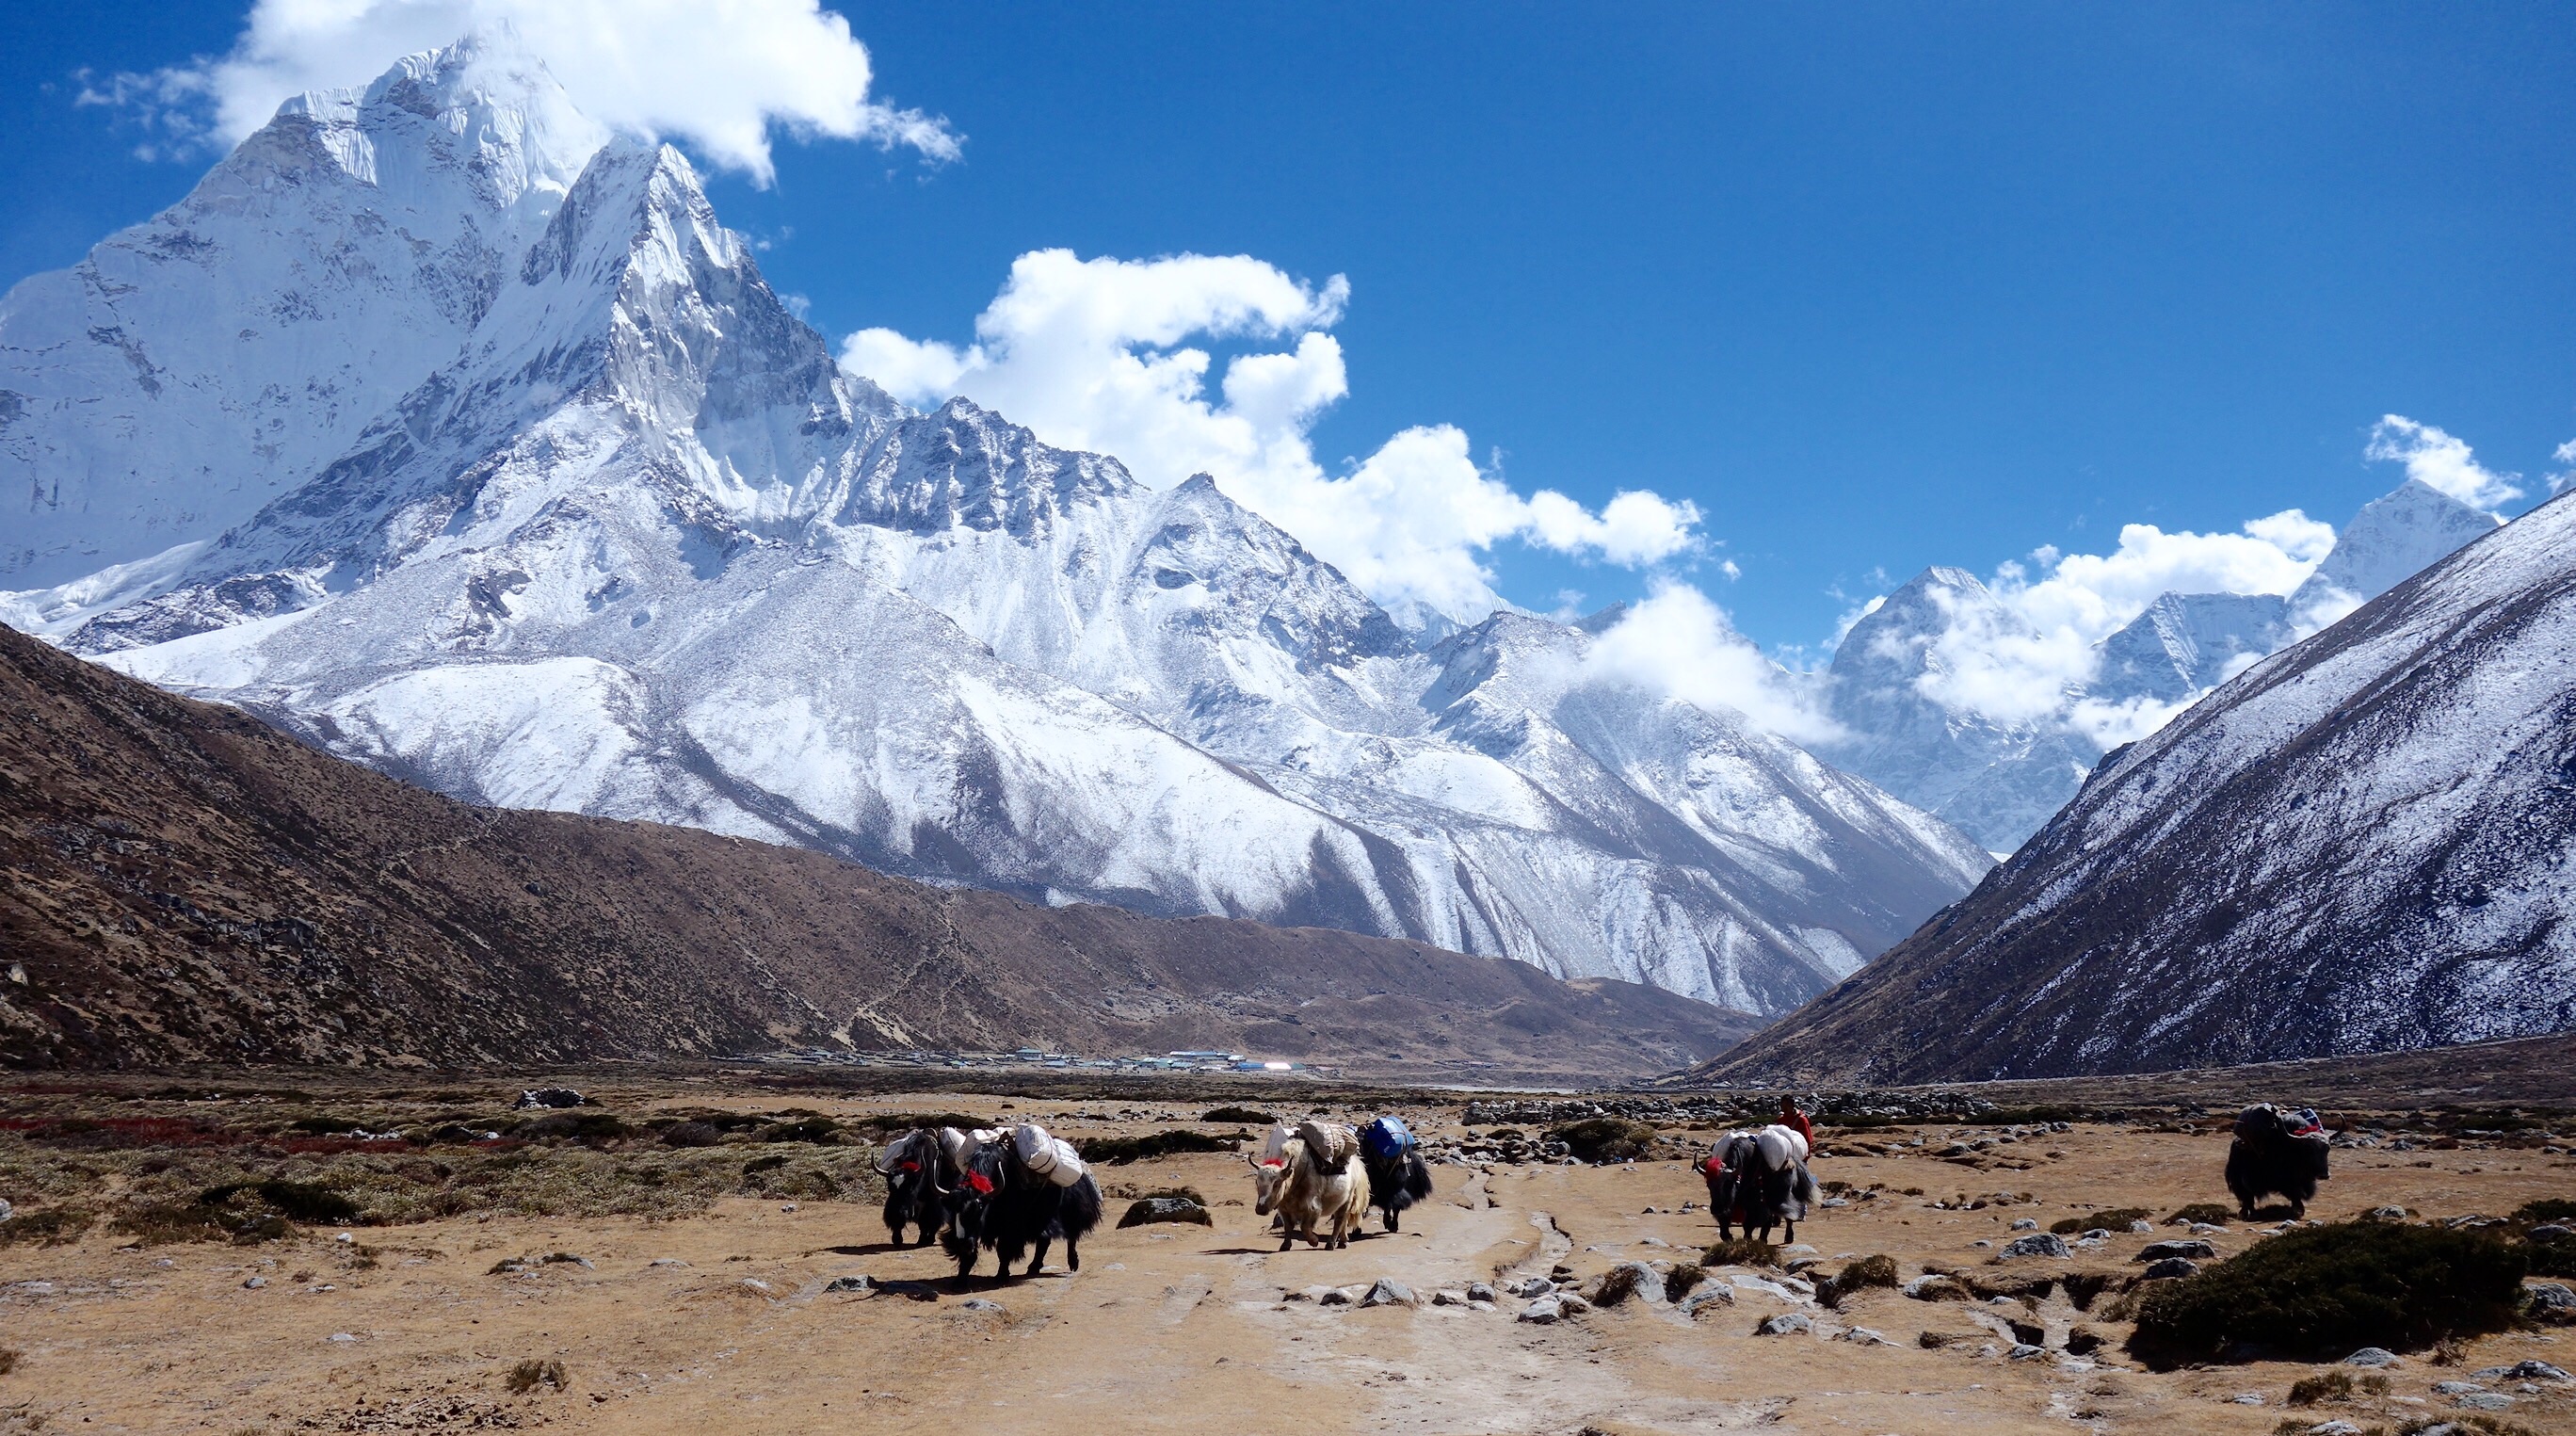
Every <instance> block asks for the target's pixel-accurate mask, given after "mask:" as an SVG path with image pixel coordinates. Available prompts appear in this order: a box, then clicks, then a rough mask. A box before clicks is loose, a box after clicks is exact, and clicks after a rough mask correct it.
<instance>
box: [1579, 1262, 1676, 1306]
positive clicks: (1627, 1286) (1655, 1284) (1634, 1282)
mask: <svg viewBox="0 0 2576 1436" xmlns="http://www.w3.org/2000/svg"><path fill="white" fill-rule="evenodd" d="M1632 1296H1634V1297H1643V1298H1644V1299H1645V1300H1646V1301H1648V1302H1650V1303H1651V1302H1660V1301H1662V1300H1663V1299H1664V1276H1663V1273H1661V1272H1659V1271H1657V1270H1655V1269H1654V1268H1653V1267H1650V1266H1648V1265H1646V1264H1645V1263H1644V1262H1641V1261H1623V1262H1621V1263H1619V1264H1618V1265H1617V1266H1614V1267H1612V1268H1610V1270H1608V1271H1606V1272H1604V1273H1602V1274H1601V1280H1600V1281H1598V1282H1596V1283H1594V1284H1593V1287H1592V1298H1591V1300H1592V1304H1593V1305H1594V1306H1617V1305H1618V1304H1619V1303H1621V1302H1623V1301H1626V1300H1627V1299H1628V1298H1630V1297H1632Z"/></svg>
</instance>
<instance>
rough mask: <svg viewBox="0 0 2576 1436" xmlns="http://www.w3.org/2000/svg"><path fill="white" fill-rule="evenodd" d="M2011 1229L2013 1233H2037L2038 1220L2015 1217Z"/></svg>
mask: <svg viewBox="0 0 2576 1436" xmlns="http://www.w3.org/2000/svg"><path fill="white" fill-rule="evenodd" d="M2012 1229H2013V1230H2014V1231H2017V1232H2035V1231H2038V1230H2039V1218H2037V1217H2015V1218H2013V1224H2012Z"/></svg>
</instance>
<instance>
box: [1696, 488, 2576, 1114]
mask: <svg viewBox="0 0 2576 1436" xmlns="http://www.w3.org/2000/svg"><path fill="white" fill-rule="evenodd" d="M2570 1028H2576V495H2570V496H2567V497H2562V498H2559V499H2557V500H2554V501H2552V502H2550V503H2548V504H2546V505H2543V506H2542V507H2540V508H2539V509H2536V510H2534V511H2533V512H2531V513H2529V514H2526V515H2524V516H2523V517H2522V518H2520V519H2518V520H2516V521H2515V522H2514V523H2512V524H2510V525H2508V526H2506V527H2504V528H2502V529H2493V528H2490V529H2489V530H2488V533H2487V536H2486V537H2484V538H2482V539H2480V540H2479V541H2477V542H2476V543H2473V544H2471V545H2470V546H2469V547H2467V548H2465V549H2463V550H2461V551H2459V552H2458V553H2455V554H2453V555H2452V556H2451V557H2449V558H2447V559H2445V560H2443V561H2442V562H2441V563H2439V564H2437V565H2435V566H2434V567H2433V568H2431V569H2429V570H2427V571H2425V572H2424V573H2422V574H2420V575H2418V576H2416V577H2415V578H2413V579H2410V580H2408V581H2406V582H2404V583H2402V584H2400V585H2398V586H2397V587H2396V588H2394V589H2392V590H2390V591H2389V592H2388V593H2386V594H2384V595H2382V596H2381V597H2379V598H2378V599H2376V600H2374V601H2373V602H2371V603H2369V604H2368V605H2366V606H2364V607H2363V608H2361V609H2360V610H2359V611H2358V612H2356V613H2354V614H2352V615H2351V616H2350V617H2348V618H2345V619H2344V620H2343V621H2341V622H2339V623H2337V624H2335V625H2333V626H2332V627H2330V628H2327V629H2326V630H2324V631H2323V632H2321V633H2319V634H2317V635H2315V636H2314V637H2311V638H2309V639H2307V640H2305V641H2304V642H2302V643H2299V644H2297V645H2296V646H2294V647H2292V648H2290V649H2288V650H2286V651H2284V652H2282V653H2278V654H2275V655H2273V656H2272V657H2271V658H2268V659H2265V660H2264V661H2262V662H2261V663H2258V664H2256V665H2255V666H2254V667H2253V668H2252V669H2251V670H2249V671H2248V672H2246V673H2245V674H2243V675H2242V676H2240V677H2238V678H2236V679H2235V680H2233V681H2232V682H2230V683H2228V684H2227V685H2226V686H2225V687H2223V688H2221V689H2220V690H2219V691H2218V692H2217V693H2216V694H2215V695H2213V696H2211V697H2209V698H2207V699H2204V700H2203V701H2202V702H2200V703H2199V704H2198V705H2196V706H2194V707H2193V708H2192V709H2190V710H2189V711H2188V712H2186V713H2184V714H2183V715H2182V716H2181V717H2179V718H2177V719H2175V720H2174V721H2173V722H2172V723H2171V724H2170V725H2168V726H2167V727H2165V728H2164V729H2163V730H2161V731H2160V732H2158V733H2156V734H2155V735H2154V736H2152V737H2149V738H2147V739H2144V740H2142V741H2140V742H2138V743H2136V744H2133V745H2131V746H2129V747H2126V748H2123V749H2121V750H2119V751H2117V752H2114V753H2112V754H2110V755H2108V756H2106V757H2105V758H2104V759H2103V761H2102V763H2101V764H2100V765H2099V766H2098V767H2097V768H2096V769H2095V771H2094V773H2093V775H2092V777H2091V779H2090V780H2089V781H2087V782H2086V784H2085V785H2084V789H2083V791H2082V793H2081V794H2080V795H2079V796H2078V797H2077V799H2076V800H2075V802H2074V803H2073V804H2072V805H2070V806H2069V807H2068V808H2067V809H2066V811H2065V812H2063V813H2061V814H2059V815H2058V816H2057V818H2056V819H2054V820H2053V821H2051V822H2050V823H2049V825H2048V826H2047V827H2046V828H2044V829H2042V830H2041V831H2040V833H2039V835H2038V836H2037V837H2035V838H2033V839H2032V840H2031V842H2030V843H2029V844H2028V845H2027V846H2025V847H2024V848H2023V849H2022V850H2021V851H2020V852H2019V853H2017V854H2015V855H2014V857H2013V858H2012V859H2011V861H2009V862H2007V863H2006V864H2005V865H2004V866H2003V867H2001V868H1999V869H1997V870H1996V871H1995V872H1994V873H1993V874H1992V875H1990V876H1989V877H1988V878H1987V879H1986V880H1985V882H1984V883H1982V884H1981V885H1980V886H1979V887H1978V889H1977V891H1976V892H1975V893H1974V894H1972V895H1971V896H1970V897H1969V898H1967V899H1966V900H1965V901H1963V902H1961V903H1959V904H1957V905H1955V906H1953V907H1952V908H1950V909H1949V910H1948V911H1946V912H1944V913H1942V914H1941V915H1940V916H1939V917H1938V918H1937V919H1935V920H1934V921H1932V922H1931V923H1929V924H1927V925H1926V926H1925V927H1924V928H1923V930H1922V931H1920V932H1918V933H1916V934H1915V935H1914V936H1913V937H1911V938H1909V939H1907V940H1906V941H1905V942H1904V943H1902V944H1900V945H1899V946H1898V947H1897V948H1896V949H1895V950H1893V951H1892V952H1890V953H1888V954H1887V955H1886V956H1885V957H1883V958H1881V959H1880V960H1879V961H1878V962H1876V963H1874V964H1872V965H1871V966H1870V967H1869V968H1868V969H1866V970H1865V971H1863V972H1862V973H1861V974H1860V975H1859V976H1858V977H1856V978H1854V979H1852V980H1850V981H1848V982H1845V983H1843V984H1842V985H1840V986H1839V987H1837V988H1835V989H1834V990H1833V991H1832V992H1830V993H1828V994H1827V995H1825V996H1824V997H1822V998H1820V999H1818V1000H1817V1001H1816V1002H1814V1003H1812V1004H1810V1005H1809V1006H1807V1007H1806V1008H1804V1009H1802V1010H1800V1011H1799V1012H1798V1013H1796V1014H1795V1015H1793V1016H1791V1017H1790V1018H1788V1019H1786V1020H1785V1021H1783V1022H1781V1023H1780V1024H1778V1025H1777V1026H1775V1027H1773V1028H1771V1029H1768V1030H1766V1031H1765V1032H1764V1033H1763V1034H1762V1035H1761V1036H1760V1037H1759V1038H1758V1039H1756V1040H1755V1041H1754V1042H1753V1043H1751V1044H1748V1046H1747V1047H1746V1048H1744V1049H1741V1050H1740V1051H1739V1052H1737V1053H1734V1054H1730V1055H1729V1056H1727V1057H1725V1058H1723V1059H1721V1060H1720V1061H1719V1062H1718V1063H1716V1064H1715V1065H1714V1066H1713V1067H1712V1068H1711V1069H1710V1071H1709V1073H1708V1074H1707V1075H1709V1076H1711V1077H1713V1078H1716V1079H1721V1080H1724V1079H1743V1080H1762V1081H1775V1080H1786V1079H1791V1078H1795V1079H1800V1080H1805V1079H1817V1080H1825V1079H1831V1080H1839V1081H1851V1080H1865V1081H1870V1082H1911V1081H1925V1080H1935V1079H1938V1080H1965V1079H1978V1080H1982V1079H1988V1078H2005V1077H2038V1076H2069V1075H2083V1074H2094V1073H2112V1072H2130V1071H2151V1070H2158V1069H2172V1068H2183V1067H2203V1066H2217V1065H2221V1064H2226V1063H2239V1062H2256V1061H2270V1060H2277V1059H2284V1058H2298V1057H2316V1056H2327V1055H2335V1054H2344V1053H2356V1052H2374V1051H2387V1050H2399V1049H2412V1048H2422V1047H2431V1046H2438V1045H2443V1044H2449V1043H2458V1042H2470V1041H2477V1040H2482V1039H2489V1038H2502V1037H2519V1036H2527V1035H2533V1034H2539V1033H2551V1032H2561V1031H2566V1030H2568V1029H2570Z"/></svg>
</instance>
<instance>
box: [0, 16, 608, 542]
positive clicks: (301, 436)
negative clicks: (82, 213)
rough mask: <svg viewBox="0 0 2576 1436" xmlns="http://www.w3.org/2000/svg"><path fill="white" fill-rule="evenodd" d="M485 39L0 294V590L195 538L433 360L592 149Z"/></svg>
mask: <svg viewBox="0 0 2576 1436" xmlns="http://www.w3.org/2000/svg"><path fill="white" fill-rule="evenodd" d="M605 139H606V135H605V133H604V132H603V131H602V130H600V129H599V127H598V126H596V125H593V124H591V123H590V122H589V121H587V120H585V119H583V118H582V117H581V116H580V115H579V113H578V112H576V111H575V110H573V108H572V107H571V105H570V104H569V102H568V101H567V100H566V99H565V98H564V95H563V92H562V89H561V88H560V87H559V86H557V85H556V84H555V82H554V81H553V79H552V78H551V77H550V76H548V75H546V74H545V72H544V70H543V68H542V67H541V66H539V65H537V64H535V63H534V62H533V61H529V60H526V59H524V58H522V57H518V56H514V55H512V54H510V53H508V52H507V51H506V50H502V49H500V48H498V47H496V46H494V45H492V44H488V43H481V42H477V43H466V44H460V45H457V46H451V47H449V48H447V49H443V50H435V51H428V52H424V53H422V54H418V55H412V56H408V57H406V58H404V59H403V60H402V61H400V62H399V63H397V64H396V65H395V66H394V67H393V68H392V69H391V70H390V71H388V72H387V73H386V74H385V75H384V77H383V78H381V79H379V80H377V81H376V82H375V83H374V84H372V85H369V86H367V87H365V88H363V89H358V90H343V91H327V92H320V93H315V94H308V95H304V96H301V97H298V98H296V99H293V100H290V101H288V102H287V103H286V104H285V105H284V106H282V107H281V108H280V110H279V111H278V113H277V115H276V117H275V118H273V119H272V120H271V121H270V122H269V123H268V124H267V125H266V126H265V127H263V128H262V129H260V130H259V131H258V132H257V133H255V134H253V135H252V136H251V137H250V138H248V139H247V140H245V141H243V142H242V144H241V146H240V147H239V148H237V149H236V150H235V151H234V152H233V153H232V154H231V155H230V156H229V157H227V158H226V159H225V160H224V161H223V162H222V163H221V164H219V165H217V166H216V167H215V168H214V169H213V171H212V172H210V173H209V174H208V175H207V176H206V177H205V178H204V179H203V180H201V181H200V182H199V183H198V185H197V186H196V188H195V189H194V190H193V191H191V192H190V194H189V195H188V197H187V198H186V199H184V200H182V201H181V202H180V203H178V204H177V205H174V206H172V207H171V208H170V209H169V210H166V211H164V212H163V213H162V214H160V215H158V216H156V217H155V218H153V219H151V220H149V221H147V222H145V223H143V224H140V225H136V226H134V227H133V228H131V229H128V230H125V231H123V232H121V233H119V234H116V235H114V236H111V237H110V238H108V239H107V240H105V241H103V242H101V243H100V244H99V245H98V246H97V247H96V248H95V249H93V250H91V252H90V254H89V257H88V258H87V259H85V260H84V261H82V263H80V264H79V265H77V266H75V267H73V268H71V269H69V270H63V271H59V272H56V273H52V274H42V275H36V276H34V277H32V278H29V279H27V280H25V281H23V282H22V283H20V284H18V285H17V286H16V287H14V288H13V289H11V290H10V291H9V293H8V295H7V296H6V297H5V298H0V495H5V496H6V497H5V499H0V502H5V503H6V504H7V505H8V506H9V508H10V509H11V510H13V511H14V513H13V516H12V517H11V518H10V520H9V522H8V523H7V524H6V525H5V529H0V532H5V534H6V537H5V538H0V579H9V578H16V579H18V580H20V581H21V582H34V583H59V582H63V581H66V580H69V579H72V578H74V577H76V576H78V575H81V574H85V573H89V572H91V571H93V570H96V569H98V568H100V567H101V566H103V565H105V564H108V563H120V562H128V561H131V560H133V559H135V558H138V557H141V556H143V555H146V554H150V553H154V552H158V551H161V550H165V549H168V548H170V547H172V546H174V545H178V544H182V543H187V542H192V541H203V540H206V539H211V538H213V537H215V536H216V535H217V534H219V533H222V532H223V531H224V530H225V529H227V528H229V527H230V526H232V525H233V524H235V523H238V522H240V521H241V520H242V519H245V518H247V517H249V516H250V515H251V514H252V513H253V512H255V511H257V510H258V509H259V508H260V507H261V506H262V505H264V504H266V503H267V502H268V501H269V500H271V499H273V498H275V497H277V496H278V495H279V494H281V493H283V492H285V491H286V490H287V489H288V488H291V487H293V486H294V485H295V484H297V483H300V482H302V481H303V479H305V478H306V477H309V476H310V475H311V474H312V472H313V471H314V470H315V469H317V468H319V467H320V466H321V465H322V464H323V463H326V462H328V461H329V460H330V459H332V458H334V457H336V456H337V455H338V454H339V453H340V452H341V451H343V450H344V449H346V448H347V447H348V445H349V444H350V443H351V441H353V440H354V439H355V438H356V437H357V436H358V434H359V433H360V432H361V431H362V430H363V429H364V428H365V426H366V425H367V424H369V423H370V422H372V421H373V420H375V419H376V418H377V416H378V415H380V414H382V413H383V412H384V411H385V410H386V409H387V408H388V407H389V406H390V405H392V404H393V403H394V402H395V401H397V400H399V399H400V398H401V397H402V396H403V395H404V394H405V393H406V392H408V391H409V390H411V389H412V388H413V387H414V386H415V385H417V384H418V383H419V382H420V381H421V380H423V379H424V378H426V377H428V376H429V375H430V374H431V373H432V372H434V371H435V370H437V369H439V368H440V367H442V366H444V365H446V364H447V363H449V362H450V361H451V360H452V359H453V358H454V357H455V354H456V350H457V347H458V345H459V344H461V343H462V342H463V340H464V339H465V337H466V336H467V335H468V334H470V333H472V332H473V330H474V329H475V327H476V326H477V325H478V324H480V323H481V322H482V320H483V318H484V316H485V314H486V313H487V312H488V310H489V309H490V307H491V305H492V303H493V301H494V300H495V298H496V297H497V296H498V294H499V293H500V291H501V290H502V288H503V287H504V284H505V277H506V266H507V265H508V264H509V263H511V262H513V261H515V260H516V258H517V257H518V256H519V255H521V254H522V253H524V252H525V251H526V249H527V247H528V245H529V244H530V243H531V242H532V241H533V240H534V239H535V238H536V236H537V235H538V234H539V233H541V232H542V231H543V230H544V228H545V226H546V224H547V222H548V221H549V220H550V219H551V217H552V215H553V212H554V208H555V206H556V205H557V204H558V203H560V201H561V200H562V198H563V196H564V194H565V193H566V192H567V191H568V190H569V188H570V187H571V185H572V183H573V181H574V178H575V176H577V175H578V174H579V173H580V172H581V171H582V169H583V168H584V166H585V165H586V164H587V163H588V161H589V159H590V156H591V154H592V153H593V152H594V151H596V150H597V149H598V147H599V146H600V145H601V144H602V143H603V142H604V141H605Z"/></svg>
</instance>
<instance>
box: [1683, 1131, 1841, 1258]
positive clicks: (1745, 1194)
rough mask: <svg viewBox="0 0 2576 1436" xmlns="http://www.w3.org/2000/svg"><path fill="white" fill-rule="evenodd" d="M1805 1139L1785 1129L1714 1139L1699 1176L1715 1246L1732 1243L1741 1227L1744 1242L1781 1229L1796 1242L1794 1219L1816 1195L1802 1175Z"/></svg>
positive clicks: (1804, 1173) (1811, 1179) (1766, 1237)
mask: <svg viewBox="0 0 2576 1436" xmlns="http://www.w3.org/2000/svg"><path fill="white" fill-rule="evenodd" d="M1806 1150H1807V1143H1806V1139H1805V1138H1803V1137H1801V1136H1799V1135H1798V1133H1797V1132H1796V1131H1795V1130H1794V1129H1792V1128H1788V1127H1776V1126H1775V1127H1765V1128H1763V1129H1762V1130H1761V1131H1759V1132H1733V1133H1729V1134H1728V1135H1726V1136H1724V1137H1721V1138H1719V1139H1718V1142H1717V1146H1716V1147H1715V1148H1714V1149H1713V1150H1712V1151H1710V1153H1709V1155H1708V1160H1707V1161H1705V1162H1702V1163H1701V1164H1700V1175H1701V1176H1702V1177H1704V1178H1706V1179H1707V1181H1708V1208H1709V1210H1710V1211H1712V1212H1714V1213H1716V1214H1717V1236H1718V1240H1720V1241H1732V1240H1734V1239H1735V1227H1736V1226H1738V1225H1741V1226H1742V1227H1743V1228H1744V1234H1745V1235H1746V1236H1748V1237H1759V1238H1760V1239H1762V1240H1763V1241H1769V1240H1770V1239H1771V1229H1772V1228H1773V1227H1775V1226H1785V1227H1786V1228H1787V1229H1788V1238H1789V1240H1791V1241H1793V1242H1794V1241H1796V1240H1797V1239H1798V1219H1799V1218H1801V1217H1803V1216H1805V1215H1806V1214H1807V1208H1809V1207H1810V1206H1813V1205H1814V1204H1815V1203H1816V1201H1817V1200H1818V1199H1819V1198H1820V1197H1821V1196H1822V1193H1820V1192H1818V1191H1817V1189H1816V1179H1815V1178H1814V1177H1812V1176H1810V1175H1808V1173H1807V1164H1806V1161H1805V1157H1806Z"/></svg>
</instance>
